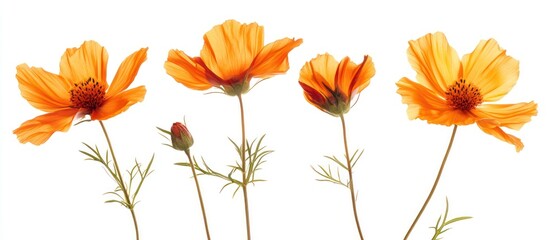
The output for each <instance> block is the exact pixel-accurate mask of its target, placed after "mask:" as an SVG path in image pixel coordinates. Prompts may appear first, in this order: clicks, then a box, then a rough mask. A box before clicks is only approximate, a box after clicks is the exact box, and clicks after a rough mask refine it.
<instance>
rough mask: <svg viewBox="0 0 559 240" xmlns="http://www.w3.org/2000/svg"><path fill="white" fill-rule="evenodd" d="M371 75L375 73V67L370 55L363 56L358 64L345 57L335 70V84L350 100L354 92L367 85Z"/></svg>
mask: <svg viewBox="0 0 559 240" xmlns="http://www.w3.org/2000/svg"><path fill="white" fill-rule="evenodd" d="M373 75H375V67H374V65H373V61H372V60H371V57H369V56H365V57H364V58H363V62H362V63H361V64H359V65H356V64H355V63H353V62H352V61H350V60H349V58H348V57H345V58H344V59H342V61H340V64H339V65H338V69H337V70H336V85H337V86H338V88H339V89H340V90H341V91H342V93H343V94H345V95H346V97H347V98H348V100H351V98H352V97H353V96H354V95H355V94H357V93H359V92H361V91H362V90H363V89H365V87H367V86H368V85H369V81H370V79H371V78H372V77H373Z"/></svg>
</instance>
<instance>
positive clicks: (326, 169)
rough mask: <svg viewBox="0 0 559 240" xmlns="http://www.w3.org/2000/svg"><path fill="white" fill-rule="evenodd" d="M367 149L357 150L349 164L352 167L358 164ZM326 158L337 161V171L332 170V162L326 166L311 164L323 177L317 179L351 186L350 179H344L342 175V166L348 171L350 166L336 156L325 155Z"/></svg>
mask: <svg viewBox="0 0 559 240" xmlns="http://www.w3.org/2000/svg"><path fill="white" fill-rule="evenodd" d="M364 151H365V150H361V151H359V149H357V150H355V152H354V153H353V155H351V158H350V159H349V164H350V166H351V169H353V167H354V166H355V164H357V161H358V160H359V158H361V156H362V155H363V152H364ZM324 157H325V158H326V159H328V160H330V161H332V162H334V163H335V165H334V166H335V168H336V169H335V172H332V166H331V165H330V164H328V165H326V166H322V165H318V167H316V168H315V167H313V166H311V168H312V170H313V171H314V172H316V173H317V174H318V175H319V176H320V177H321V178H317V179H316V180H317V181H320V182H331V183H334V184H339V185H341V186H344V187H347V188H349V180H348V179H344V180H342V176H341V175H340V168H342V169H345V170H346V172H349V168H348V166H346V164H344V163H342V162H341V161H340V160H339V159H338V158H337V157H336V156H324Z"/></svg>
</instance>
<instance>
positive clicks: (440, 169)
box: [404, 125, 458, 240]
mask: <svg viewBox="0 0 559 240" xmlns="http://www.w3.org/2000/svg"><path fill="white" fill-rule="evenodd" d="M457 128H458V126H457V125H454V129H452V136H450V142H449V143H448V147H447V149H446V153H445V154H444V158H443V162H442V163H441V167H440V168H439V173H438V174H437V178H435V182H434V183H433V187H432V188H431V192H429V196H427V199H425V203H423V207H421V210H419V213H417V217H415V220H413V223H412V224H411V226H410V229H409V230H408V232H407V233H406V236H405V237H404V240H407V239H408V237H409V236H410V234H411V232H412V230H413V228H414V227H415V224H416V223H417V221H419V218H420V217H421V214H423V211H424V210H425V208H426V207H427V204H429V201H430V200H431V197H432V196H433V193H435V189H436V188H437V185H438V184H439V179H441V175H442V173H443V169H444V165H445V164H446V159H447V158H448V154H449V153H450V148H452V143H453V142H454V136H455V135H456V129H457Z"/></svg>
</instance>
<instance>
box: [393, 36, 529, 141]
mask: <svg viewBox="0 0 559 240" xmlns="http://www.w3.org/2000/svg"><path fill="white" fill-rule="evenodd" d="M409 45H410V46H409V48H408V60H409V62H410V64H411V65H412V67H413V69H414V70H415V71H416V72H417V76H416V78H417V82H414V81H412V80H410V79H408V78H406V77H404V78H402V79H401V80H400V81H398V83H397V84H396V85H397V86H398V91H397V92H398V93H399V94H400V95H402V102H403V103H405V104H407V105H408V111H407V112H408V117H409V118H410V119H416V118H419V119H422V120H426V121H427V122H428V123H432V124H441V125H446V126H450V125H469V124H473V123H476V124H477V125H478V127H479V128H480V129H481V130H482V131H484V132H485V133H487V134H490V135H493V136H495V137H497V138H498V139H501V140H503V141H505V142H508V143H510V144H513V145H515V147H516V151H520V150H522V148H523V147H524V145H523V144H522V142H521V140H520V139H519V138H517V137H515V136H513V135H510V134H507V133H505V132H504V131H503V130H502V129H501V127H506V128H510V129H514V130H519V129H520V128H521V127H522V126H523V125H524V124H525V123H527V122H529V121H530V119H531V117H532V116H535V115H536V114H537V104H536V103H534V102H528V103H525V102H524V103H516V104H488V102H495V101H497V100H499V99H501V98H502V97H503V96H505V95H506V94H507V93H508V92H509V91H510V90H511V89H512V87H513V86H514V85H515V84H516V81H517V80H518V75H519V70H518V61H517V60H516V59H514V58H512V57H510V56H508V55H507V54H506V51H505V50H504V49H501V47H499V45H498V44H497V41H495V40H494V39H489V40H483V41H480V42H479V44H478V45H477V47H476V48H475V49H474V51H473V52H472V53H470V54H466V55H464V57H462V60H460V59H459V58H458V54H457V53H456V51H455V50H454V49H453V48H452V47H451V46H450V45H449V44H448V42H447V40H446V37H445V35H444V34H443V33H440V32H438V33H434V34H427V35H425V36H423V37H421V38H419V39H417V40H415V41H410V42H409Z"/></svg>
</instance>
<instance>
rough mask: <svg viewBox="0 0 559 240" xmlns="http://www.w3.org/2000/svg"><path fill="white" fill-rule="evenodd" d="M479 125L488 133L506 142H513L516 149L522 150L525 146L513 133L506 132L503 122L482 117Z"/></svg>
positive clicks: (478, 122)
mask: <svg viewBox="0 0 559 240" xmlns="http://www.w3.org/2000/svg"><path fill="white" fill-rule="evenodd" d="M477 126H478V127H479V128H480V129H481V130H482V131H484V132H485V133H487V134H490V135H493V136H495V137H496V138H498V139H501V140H503V141H505V142H508V143H510V144H513V145H514V146H515V147H516V151H517V152H520V150H522V148H524V144H523V143H522V141H520V138H517V137H515V136H513V135H510V134H507V133H505V132H504V131H503V130H502V129H501V128H500V126H501V124H500V123H499V122H498V121H497V120H495V119H481V120H479V121H477Z"/></svg>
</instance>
